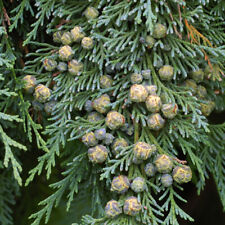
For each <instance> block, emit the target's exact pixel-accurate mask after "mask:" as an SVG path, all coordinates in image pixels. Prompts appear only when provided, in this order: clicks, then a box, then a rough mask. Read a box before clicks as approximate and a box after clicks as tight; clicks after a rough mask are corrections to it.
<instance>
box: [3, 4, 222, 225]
mask: <svg viewBox="0 0 225 225" xmlns="http://www.w3.org/2000/svg"><path fill="white" fill-rule="evenodd" d="M89 6H91V7H95V8H96V9H98V11H99V16H98V17H97V18H95V19H91V20H87V18H86V17H85V16H84V11H85V9H86V8H87V7H89ZM0 9H1V12H2V13H1V14H0V24H1V25H0V37H1V39H0V146H1V147H2V149H4V151H1V153H0V170H1V175H0V223H1V224H4V225H8V224H16V222H15V221H13V218H12V215H11V214H12V210H11V209H10V207H11V205H13V204H14V203H15V197H16V196H17V194H18V193H19V191H20V190H23V188H24V187H20V188H19V185H20V186H21V185H22V184H23V182H25V186H28V187H29V185H31V183H34V182H35V179H36V178H38V177H40V178H41V179H44V177H46V180H48V179H52V180H53V181H52V180H51V181H52V184H50V185H49V187H50V189H51V190H52V192H51V193H50V194H49V193H48V195H49V196H48V197H45V198H44V199H42V200H41V201H40V203H39V206H40V208H39V209H38V211H37V212H33V214H32V215H30V217H29V218H30V219H31V221H32V222H31V221H30V222H31V223H32V225H39V224H41V223H42V222H44V223H45V224H48V223H51V222H52V220H51V214H52V211H53V210H55V209H54V208H60V207H61V206H62V205H63V208H65V211H66V212H65V213H66V214H65V217H66V218H68V220H65V221H67V222H63V223H71V221H73V222H74V223H73V224H74V225H76V224H84V225H87V224H91V225H97V224H99V225H100V224H108V225H110V224H111V225H113V224H121V225H122V224H123V225H133V224H137V225H138V224H154V225H157V224H165V225H170V224H173V225H178V224H179V222H178V220H179V218H183V219H185V220H188V221H193V218H192V217H191V216H189V215H188V214H187V213H186V212H184V211H183V210H182V209H181V208H180V206H179V204H180V202H184V203H186V200H185V199H183V197H182V190H183V188H182V187H181V185H178V184H175V185H173V186H171V187H168V188H164V187H163V186H162V185H161V183H160V175H159V174H157V175H156V176H154V177H153V178H151V179H147V177H146V175H145V173H144V165H145V163H142V164H140V165H136V164H134V163H133V157H134V154H133V146H134V144H135V142H137V141H142V142H147V143H149V144H154V145H155V146H156V147H157V150H158V153H160V154H167V155H169V156H170V157H171V158H172V159H173V161H174V164H175V165H180V164H182V163H188V164H189V166H190V167H191V169H192V172H193V183H194V184H195V185H196V187H197V189H198V193H200V191H201V190H202V189H203V188H204V185H205V180H206V179H207V178H209V175H210V174H212V175H213V177H214V180H215V183H216V186H217V189H218V193H219V195H220V198H221V202H222V204H223V208H224V210H225V153H224V152H225V149H224V146H225V123H221V122H220V124H214V123H215V122H214V119H213V116H212V117H211V116H210V117H206V116H205V115H204V114H203V113H202V110H201V105H202V104H203V103H206V100H211V101H214V102H215V110H216V111H217V112H223V111H224V109H225V95H224V90H225V81H224V71H225V67H224V57H225V33H224V18H225V16H224V9H225V4H224V1H223V0H218V1H209V0H199V1H193V0H192V1H183V0H179V1H177V0H176V1H175V0H167V1H166V0H159V1H150V0H140V1H131V0H130V1H127V0H122V1H117V0H111V1H107V0H98V1H94V0H89V1H87V0H83V1H81V0H79V1H78V0H63V1H58V0H35V1H30V0H22V1H15V0H14V1H12V3H9V2H5V1H2V0H0ZM156 23H160V24H164V25H166V27H167V35H166V37H165V38H161V39H157V38H155V41H156V42H155V44H154V46H153V48H152V49H149V48H148V47H147V45H146V44H145V43H142V41H140V40H141V39H145V38H146V36H147V35H153V36H154V32H153V31H154V27H155V24H156ZM75 26H80V27H82V29H83V31H84V33H85V35H86V36H89V37H91V38H92V39H93V40H94V47H93V49H91V50H86V49H84V48H82V47H81V45H80V44H79V43H73V44H72V45H71V47H72V50H73V51H74V55H75V58H76V60H78V61H80V62H82V63H83V65H84V69H83V72H82V74H81V75H79V76H75V77H74V76H72V75H71V74H69V73H68V72H61V73H57V71H54V72H48V71H46V70H45V69H44V67H43V61H44V60H45V59H48V58H51V59H54V60H58V50H59V48H60V44H56V43H54V42H53V41H52V35H53V33H54V32H55V31H58V30H60V31H70V30H71V29H73V28H74V27H75ZM17 33H18V35H17V36H16V35H15V34H17ZM18 43H19V44H18ZM24 61H25V63H24ZM24 64H25V65H24ZM162 65H171V66H172V67H173V68H174V77H173V79H172V81H168V82H165V81H162V80H161V79H160V77H159V75H158V70H159V68H160V67H161V66H162ZM207 66H208V67H209V68H208V70H209V72H208V74H206V73H207V69H206V68H207ZM109 67H110V70H111V72H110V70H109ZM212 68H214V69H212ZM146 69H150V70H151V78H150V79H149V80H148V81H147V83H148V85H156V86H157V95H158V96H160V97H161V99H163V101H164V102H165V103H176V104H177V105H178V115H177V116H176V117H175V118H174V119H171V120H170V119H167V120H166V124H165V126H164V127H163V129H162V130H160V131H156V132H155V131H152V130H150V129H149V128H148V126H147V124H148V123H147V120H148V116H149V112H148V111H147V109H146V107H145V105H144V104H142V103H140V104H139V103H132V102H131V100H130V98H129V89H130V86H131V81H130V74H131V73H141V71H142V70H146ZM199 69H203V70H205V71H204V72H205V77H207V78H205V79H204V80H203V82H201V85H202V86H204V87H205V88H206V90H207V97H206V99H200V98H198V96H197V95H195V94H193V91H191V90H190V88H188V87H187V86H185V85H183V84H184V82H185V81H186V80H187V79H191V72H192V71H196V70H199ZM108 73H111V76H112V79H113V84H112V86H111V87H109V88H106V89H102V88H100V77H101V76H102V75H103V74H104V75H106V74H108ZM28 74H29V75H34V76H35V77H36V79H37V82H38V84H44V85H46V86H47V87H48V88H50V89H51V90H52V93H51V100H54V101H56V104H55V106H54V107H53V112H52V114H51V115H47V113H45V112H44V111H43V110H37V109H35V107H34V102H33V100H34V98H33V96H32V95H29V94H27V93H25V92H24V91H23V87H24V83H23V82H22V78H23V76H24V75H28ZM105 93H107V94H109V95H110V97H111V100H112V101H111V103H110V104H109V105H108V109H112V110H116V111H118V112H120V113H121V114H123V115H124V117H125V119H126V123H128V124H129V126H130V127H131V126H133V127H134V134H133V135H127V133H126V132H125V131H122V130H116V131H109V130H108V131H107V132H111V133H112V134H113V135H114V136H115V137H119V138H125V139H126V140H127V142H128V143H129V146H128V147H126V148H123V149H122V150H121V151H120V153H119V154H118V155H117V156H116V157H114V156H113V155H112V154H111V152H110V148H111V147H110V146H107V148H108V150H109V157H108V159H107V161H106V162H105V163H104V164H102V165H93V164H92V163H91V162H89V160H88V154H87V148H86V147H85V146H84V145H83V144H82V143H81V141H80V138H81V137H82V136H83V135H84V134H85V133H87V132H90V131H95V130H96V129H100V128H107V127H106V124H105V119H102V120H99V121H95V122H91V121H89V120H88V117H87V112H85V110H84V105H85V103H86V101H87V100H91V101H93V100H94V99H96V98H97V97H99V96H101V95H102V94H105ZM30 143H32V147H33V148H30V147H31V145H30ZM34 149H35V150H34ZM25 151H29V152H31V153H33V154H34V155H35V158H34V163H35V166H34V167H33V168H30V165H27V164H26V163H25V164H24V162H25V160H24V157H26V155H25V154H27V153H25ZM180 157H182V158H184V160H185V162H183V161H182V160H179V158H180ZM150 160H153V158H151V159H150ZM186 161H187V162H186ZM24 170H25V171H27V170H29V172H28V173H29V174H28V177H26V174H22V172H23V171H24ZM59 171H60V172H59ZM12 174H13V176H12ZM21 174H22V175H21ZM55 174H57V176H55ZM118 174H126V175H127V176H128V177H129V179H131V180H132V179H133V178H135V177H137V176H142V177H144V178H145V179H146V191H144V192H142V193H138V194H137V197H138V199H139V200H140V202H141V204H142V210H141V212H140V213H139V214H138V215H137V216H135V217H131V216H127V215H124V214H121V215H119V216H118V217H116V218H113V219H109V218H107V217H105V214H104V207H105V205H106V203H107V201H109V200H111V199H112V198H113V199H116V200H118V201H119V202H120V203H121V205H123V202H124V200H125V198H126V197H129V196H131V195H134V193H133V192H132V191H128V192H127V193H125V194H124V195H122V196H119V195H116V194H114V193H112V192H110V191H109V190H110V184H111V181H112V179H113V176H115V175H118ZM43 197H44V196H41V198H43ZM86 202H87V205H86V204H85V203H86ZM81 208H82V209H81ZM78 210H79V211H80V213H74V214H73V211H78ZM71 218H72V219H71ZM49 221H50V222H49ZM68 221H70V222H68ZM53 223H54V222H53Z"/></svg>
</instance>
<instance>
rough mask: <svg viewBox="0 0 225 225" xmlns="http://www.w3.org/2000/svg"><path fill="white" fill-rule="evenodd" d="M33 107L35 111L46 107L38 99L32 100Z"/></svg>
mask: <svg viewBox="0 0 225 225" xmlns="http://www.w3.org/2000/svg"><path fill="white" fill-rule="evenodd" d="M32 107H33V109H34V110H35V111H42V110H43V108H44V106H43V104H41V103H40V102H38V101H36V100H34V101H32Z"/></svg>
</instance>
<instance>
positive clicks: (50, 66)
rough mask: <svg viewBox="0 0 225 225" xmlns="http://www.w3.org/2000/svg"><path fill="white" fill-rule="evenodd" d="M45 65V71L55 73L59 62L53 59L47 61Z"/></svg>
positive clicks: (44, 62)
mask: <svg viewBox="0 0 225 225" xmlns="http://www.w3.org/2000/svg"><path fill="white" fill-rule="evenodd" d="M43 65H44V68H45V70H47V71H53V70H54V69H55V68H56V67H57V62H56V61H55V60H53V59H45V60H44V61H43Z"/></svg>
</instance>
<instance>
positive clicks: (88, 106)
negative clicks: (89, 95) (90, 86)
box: [84, 100, 93, 112]
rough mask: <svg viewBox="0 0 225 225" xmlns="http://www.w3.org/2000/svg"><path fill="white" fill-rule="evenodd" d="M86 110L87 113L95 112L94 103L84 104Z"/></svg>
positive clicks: (87, 102) (89, 101) (88, 101)
mask: <svg viewBox="0 0 225 225" xmlns="http://www.w3.org/2000/svg"><path fill="white" fill-rule="evenodd" d="M84 109H85V110H86V111H87V112H91V111H92V110H93V102H92V101H91V100H87V101H86V102H85V104H84Z"/></svg>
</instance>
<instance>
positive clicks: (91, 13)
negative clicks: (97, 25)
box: [84, 7, 99, 20]
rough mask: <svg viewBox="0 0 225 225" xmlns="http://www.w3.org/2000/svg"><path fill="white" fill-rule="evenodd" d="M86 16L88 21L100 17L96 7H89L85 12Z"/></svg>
mask: <svg viewBox="0 0 225 225" xmlns="http://www.w3.org/2000/svg"><path fill="white" fill-rule="evenodd" d="M84 15H85V16H86V18H87V19H89V20H90V19H95V18H97V17H98V15H99V12H98V10H97V9H96V8H94V7H88V8H87V9H86V10H85V11H84Z"/></svg>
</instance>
